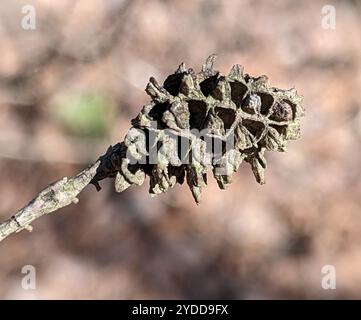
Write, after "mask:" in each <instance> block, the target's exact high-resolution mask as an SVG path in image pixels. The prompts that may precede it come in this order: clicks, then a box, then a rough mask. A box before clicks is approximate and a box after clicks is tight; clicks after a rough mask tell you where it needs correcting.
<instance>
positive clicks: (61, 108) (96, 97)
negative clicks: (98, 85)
mask: <svg viewBox="0 0 361 320" xmlns="http://www.w3.org/2000/svg"><path fill="white" fill-rule="evenodd" d="M113 112H114V109H113V107H112V104H111V102H110V101H109V99H107V98H106V97H105V96H104V95H102V94H100V93H95V92H84V93H78V94H71V95H67V96H65V97H63V98H61V99H60V101H59V102H58V103H56V111H55V115H56V119H57V121H58V123H59V124H60V125H61V126H62V127H63V128H64V129H65V130H66V131H67V132H68V133H69V134H72V135H75V136H81V137H97V138H100V137H104V136H107V134H108V133H109V130H110V128H111V125H112V119H114V117H113V115H114V114H113Z"/></svg>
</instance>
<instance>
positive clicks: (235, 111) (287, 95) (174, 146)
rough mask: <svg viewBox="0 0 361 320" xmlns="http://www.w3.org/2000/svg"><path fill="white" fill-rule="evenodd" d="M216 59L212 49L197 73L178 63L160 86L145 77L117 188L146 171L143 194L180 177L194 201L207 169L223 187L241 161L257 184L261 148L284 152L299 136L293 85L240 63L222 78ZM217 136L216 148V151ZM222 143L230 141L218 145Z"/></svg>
mask: <svg viewBox="0 0 361 320" xmlns="http://www.w3.org/2000/svg"><path fill="white" fill-rule="evenodd" d="M214 60H215V55H211V56H210V57H209V58H208V59H207V60H206V63H205V64H204V65H203V67H202V70H201V72H199V73H195V72H194V71H193V70H192V69H188V70H187V69H186V67H185V65H184V63H182V64H181V65H180V66H179V68H178V69H177V71H176V72H175V73H174V74H172V75H170V76H168V78H167V79H166V80H165V82H164V84H163V86H161V85H160V84H159V83H158V82H157V81H156V80H155V79H154V78H150V81H149V83H148V85H147V87H146V92H147V93H148V95H149V96H150V97H151V99H152V101H151V103H150V104H149V105H146V106H144V107H143V109H142V110H141V112H140V113H139V115H138V116H137V117H136V118H135V119H134V120H133V121H132V124H133V127H132V128H131V129H130V131H129V132H128V134H127V136H126V138H125V141H124V143H123V145H122V146H121V148H123V149H124V150H123V157H122V158H121V159H119V158H118V159H117V163H118V165H117V166H116V167H117V168H118V170H116V172H113V173H114V174H115V188H116V190H117V191H118V192H121V191H123V190H125V189H127V188H128V187H130V186H131V185H133V184H136V185H140V184H142V183H143V182H144V179H145V176H147V175H148V176H149V177H150V190H149V192H150V193H151V194H159V193H162V192H166V191H167V190H168V189H169V188H171V187H173V186H174V185H175V184H176V183H183V181H184V179H185V177H186V181H187V183H188V185H189V187H190V189H191V191H192V194H193V196H194V199H195V201H196V202H197V203H199V202H200V200H201V191H202V188H203V187H204V186H205V185H206V183H207V180H206V174H207V171H208V170H212V171H213V175H214V178H215V179H216V180H217V182H218V184H219V187H220V188H221V189H224V188H226V187H227V186H228V185H229V184H230V183H231V182H232V174H233V172H235V171H237V169H238V167H239V165H240V164H241V162H242V161H246V162H248V163H250V165H251V167H252V171H253V173H254V175H255V178H256V180H257V182H259V183H260V184H263V183H265V169H266V159H265V151H266V150H269V151H280V152H284V151H285V150H286V145H287V142H288V141H289V140H293V139H296V138H298V137H299V131H300V118H301V117H302V116H303V115H304V109H303V107H302V105H301V101H302V97H301V96H299V95H298V94H297V92H296V90H295V89H290V90H281V89H277V88H274V87H272V86H271V85H270V84H269V82H268V79H267V77H266V76H260V77H256V78H255V77H252V76H249V75H248V74H244V72H243V67H242V66H241V65H235V66H233V68H232V69H231V71H230V73H229V74H228V76H223V75H221V74H220V73H219V71H217V70H215V69H214ZM166 129H167V130H166ZM201 130H203V131H204V132H205V133H204V134H199V131H201ZM150 137H151V138H150ZM207 138H210V139H208V140H207ZM210 140H213V148H212V144H210V143H209V141H210ZM207 141H208V143H207ZM180 142H182V148H179V145H181V143H180ZM216 142H219V144H218V145H220V146H221V147H220V148H218V150H216V151H215V148H214V145H215V143H216ZM227 142H229V143H230V145H231V147H229V148H226V147H224V145H225V144H226V143H227ZM211 143H212V142H211ZM184 146H186V147H184ZM152 149H153V151H154V149H155V152H153V153H152V152H151V150H152ZM180 149H181V150H180ZM154 157H155V158H156V159H154ZM131 160H133V161H131ZM150 160H153V161H150ZM154 160H155V161H154ZM137 161H138V163H136V162H137Z"/></svg>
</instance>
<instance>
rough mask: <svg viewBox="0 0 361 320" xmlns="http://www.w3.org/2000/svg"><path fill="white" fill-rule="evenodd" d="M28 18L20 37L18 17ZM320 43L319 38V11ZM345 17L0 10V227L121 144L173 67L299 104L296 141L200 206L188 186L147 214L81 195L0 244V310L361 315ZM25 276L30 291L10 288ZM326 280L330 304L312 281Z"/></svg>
mask: <svg viewBox="0 0 361 320" xmlns="http://www.w3.org/2000/svg"><path fill="white" fill-rule="evenodd" d="M26 4H31V5H33V6H34V7H35V9H36V30H24V29H23V28H22V27H21V20H22V18H23V17H24V14H23V13H22V11H21V9H22V7H23V5H26ZM327 4H331V5H334V6H335V8H336V29H335V30H329V29H324V28H322V25H321V21H322V17H323V15H322V13H321V10H322V7H323V6H324V5H327ZM360 19H361V1H358V0H353V1H337V2H331V1H311V0H309V1H286V0H285V1H265V0H264V1H251V0H249V1H247V0H245V1H225V0H224V1H215V0H214V1H213V0H209V1H203V0H196V1H165V0H164V1H161V0H159V1H145V0H143V1H142V0H135V1H130V0H103V1H102V0H78V1H73V0H69V1H65V0H61V1H50V0H37V1H35V0H33V1H14V0H2V1H1V2H0V54H1V56H0V108H1V114H0V172H1V180H0V218H1V220H4V219H5V218H8V217H9V216H10V215H12V214H13V213H14V212H16V211H17V210H18V209H20V208H21V207H22V206H24V205H25V204H26V203H27V202H28V201H29V200H30V199H32V198H33V197H34V196H35V195H36V194H37V192H38V191H40V190H41V189H42V188H44V187H45V186H47V185H48V184H49V183H50V182H52V181H54V180H57V179H59V178H61V177H63V176H71V175H73V174H75V173H76V172H78V171H79V170H81V169H82V168H83V167H85V166H86V165H87V164H88V163H90V162H92V161H93V160H95V159H97V157H98V156H99V155H100V154H102V153H103V152H104V151H105V150H106V148H107V147H108V146H109V145H110V144H114V143H116V142H117V141H120V140H122V139H123V137H124V135H125V133H126V132H127V130H128V128H129V125H130V119H131V118H133V117H135V115H136V114H137V113H138V111H139V109H140V107H141V106H142V105H144V104H145V103H147V102H148V97H147V96H146V94H145V92H144V88H145V85H146V83H147V80H148V78H149V77H150V76H155V77H156V78H157V79H158V80H159V81H163V80H164V79H165V77H166V75H167V74H169V73H171V72H173V71H174V70H175V69H176V67H177V66H178V64H179V63H180V62H182V61H184V62H185V63H186V65H187V66H189V67H193V68H195V69H197V70H199V69H200V67H201V64H202V63H203V61H204V59H205V58H206V57H207V56H208V55H209V54H210V53H214V52H215V53H217V54H218V60H217V65H216V66H217V67H218V69H219V70H220V71H221V72H222V73H228V71H229V69H230V67H231V66H232V65H233V64H235V63H240V64H243V65H244V66H245V69H246V72H248V73H250V74H252V75H261V74H267V75H268V76H269V78H270V80H271V83H272V84H273V85H275V86H277V87H281V88H289V87H292V86H295V87H296V88H297V90H298V92H299V93H300V94H302V95H303V96H304V105H305V107H306V117H305V118H304V120H303V123H302V137H301V139H300V140H298V141H295V142H291V143H290V145H289V152H288V153H286V154H267V158H268V159H269V168H268V170H267V177H266V179H267V183H266V185H264V186H259V185H258V184H257V183H256V182H255V180H254V178H253V176H252V173H251V170H250V167H249V166H248V165H247V164H243V165H242V166H241V170H240V172H239V173H237V174H236V175H235V181H234V183H233V184H232V185H231V186H230V188H229V189H228V190H227V191H220V190H219V189H218V187H217V185H216V183H215V181H214V180H213V178H210V179H209V186H208V187H207V188H206V189H205V191H204V193H203V201H202V203H201V205H200V206H198V207H197V206H196V205H195V204H194V202H193V199H192V197H191V194H190V192H189V190H188V188H187V187H185V186H177V187H176V188H174V189H173V190H171V191H170V192H169V193H167V194H165V195H162V196H159V197H158V198H155V199H152V198H150V197H149V195H148V193H147V188H148V186H147V185H144V186H142V187H138V188H131V189H130V190H127V191H126V192H124V193H122V194H116V193H115V191H114V190H113V184H112V181H110V180H107V181H103V182H102V186H103V190H102V191H101V192H99V193H97V192H96V191H95V188H93V187H92V186H89V187H88V188H87V189H86V190H85V192H84V193H83V194H82V195H81V196H80V203H79V204H78V205H73V206H70V207H68V208H65V209H63V210H61V211H60V212H57V213H56V214H53V215H49V216H46V217H43V218H42V219H40V220H38V221H37V222H35V223H34V229H35V230H34V232H33V233H32V234H29V233H27V232H22V233H20V234H17V235H14V236H11V237H10V238H9V239H7V240H5V241H4V242H2V243H1V244H0V297H1V298H6V299H14V298H35V299H37V298H45V299H50V298H60V299H65V298H75V299H81V298H95V299H101V298H110V299H124V298H128V299H134V298H204V299H208V298H232V299H253V298H327V299H329V298H361V210H360V209H361V200H360V199H361V174H360V173H361V170H360V160H361V151H360V145H361V96H360V91H361V28H360V26H361V22H360ZM29 264H30V265H33V266H34V267H35V268H36V271H37V279H36V280H37V283H36V285H37V289H36V290H24V289H23V288H22V287H21V280H22V277H23V276H24V275H22V274H21V268H22V267H23V266H24V265H29ZM324 265H333V266H335V268H336V270H337V289H336V290H324V289H322V287H321V279H322V276H323V275H322V274H321V269H322V267H323V266H324Z"/></svg>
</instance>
